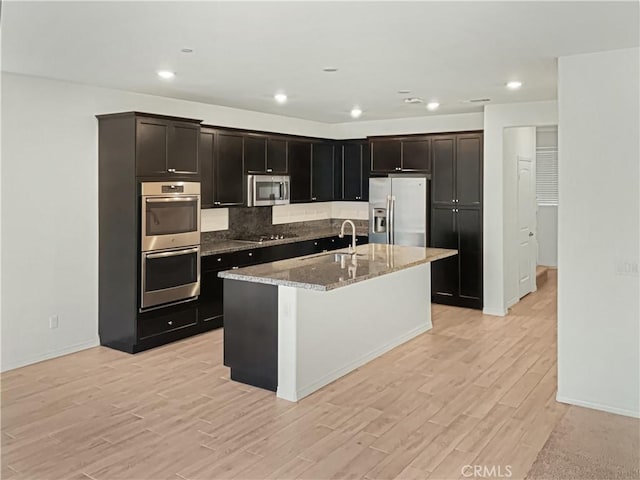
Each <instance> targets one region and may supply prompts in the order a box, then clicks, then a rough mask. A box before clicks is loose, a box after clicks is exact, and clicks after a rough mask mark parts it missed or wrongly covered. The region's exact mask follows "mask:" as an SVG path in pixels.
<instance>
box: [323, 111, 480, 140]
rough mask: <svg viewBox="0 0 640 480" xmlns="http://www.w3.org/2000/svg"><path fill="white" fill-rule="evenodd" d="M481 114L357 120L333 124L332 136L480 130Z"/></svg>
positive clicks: (362, 136) (345, 136)
mask: <svg viewBox="0 0 640 480" xmlns="http://www.w3.org/2000/svg"><path fill="white" fill-rule="evenodd" d="M483 122H484V118H483V114H482V112H478V113H458V114H453V115H433V114H430V115H426V116H424V117H410V118H397V119H393V120H358V121H355V122H348V123H336V124H333V125H332V127H333V129H334V130H333V138H337V139H346V138H365V137H367V136H375V135H399V134H400V135H403V134H411V133H437V132H461V131H465V130H482V127H483Z"/></svg>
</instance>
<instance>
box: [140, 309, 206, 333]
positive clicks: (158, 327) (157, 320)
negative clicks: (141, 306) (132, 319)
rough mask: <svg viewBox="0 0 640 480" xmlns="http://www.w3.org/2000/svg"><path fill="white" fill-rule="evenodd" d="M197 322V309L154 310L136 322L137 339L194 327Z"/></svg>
mask: <svg viewBox="0 0 640 480" xmlns="http://www.w3.org/2000/svg"><path fill="white" fill-rule="evenodd" d="M197 321H198V309H197V308H196V307H195V306H193V307H190V308H181V309H176V308H171V307H169V308H167V310H166V311H165V310H164V309H163V310H156V311H154V312H149V313H148V314H146V315H145V316H144V317H143V318H140V319H139V320H138V339H139V340H143V339H145V338H149V337H153V336H155V335H160V334H162V333H166V332H171V331H174V330H179V329H181V328H185V327H190V326H192V325H195V324H196V323H197Z"/></svg>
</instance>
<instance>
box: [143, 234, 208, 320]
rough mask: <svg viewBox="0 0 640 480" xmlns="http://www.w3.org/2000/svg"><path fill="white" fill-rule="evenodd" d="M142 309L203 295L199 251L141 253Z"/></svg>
mask: <svg viewBox="0 0 640 480" xmlns="http://www.w3.org/2000/svg"><path fill="white" fill-rule="evenodd" d="M140 277H141V278H140V280H141V287H142V288H141V295H140V309H141V310H142V309H146V308H150V307H156V306H158V305H163V304H167V303H175V302H180V301H184V300H189V299H193V298H195V297H197V296H198V295H200V247H199V246H195V247H189V248H179V249H172V250H163V251H153V252H142V270H141V276H140Z"/></svg>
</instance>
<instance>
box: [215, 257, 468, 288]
mask: <svg viewBox="0 0 640 480" xmlns="http://www.w3.org/2000/svg"><path fill="white" fill-rule="evenodd" d="M337 251H340V250H337ZM317 255H319V254H317V253H314V254H313V255H306V256H307V257H314V256H317ZM454 255H458V251H457V250H455V251H452V252H448V253H447V254H440V255H439V256H438V258H435V259H421V260H416V261H415V262H411V263H407V264H405V265H402V266H400V267H394V268H390V269H389V270H385V271H383V272H375V273H369V274H367V275H363V276H362V277H358V278H352V279H349V280H345V281H343V282H338V283H331V284H329V285H318V284H315V283H302V282H294V281H291V280H281V279H275V278H269V277H254V276H252V275H246V274H245V275H243V274H242V273H237V271H236V270H225V271H223V272H219V273H218V277H220V278H222V279H228V280H239V281H241V282H251V283H262V284H265V285H275V286H282V287H293V288H302V289H305V290H314V291H317V292H328V291H330V290H335V289H337V288H342V287H348V286H349V285H353V284H354V283H360V282H363V281H365V280H370V279H372V278H376V277H382V276H384V275H388V274H390V273H395V272H399V271H402V270H407V269H409V268H413V267H417V266H420V265H425V264H427V263H432V262H437V261H438V260H442V259H443V258H448V257H453V256H454ZM299 258H304V257H299ZM284 261H286V260H284ZM274 263H275V262H274ZM247 268H250V267H247Z"/></svg>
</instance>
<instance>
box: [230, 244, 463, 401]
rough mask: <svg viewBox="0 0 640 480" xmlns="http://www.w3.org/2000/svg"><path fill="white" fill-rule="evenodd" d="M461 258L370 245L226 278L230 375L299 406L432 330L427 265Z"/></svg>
mask: <svg viewBox="0 0 640 480" xmlns="http://www.w3.org/2000/svg"><path fill="white" fill-rule="evenodd" d="M456 253H457V252H456V251H455V250H446V249H436V248H421V247H405V246H398V245H382V244H369V245H363V246H360V247H358V248H357V249H356V252H355V254H348V253H347V252H346V251H337V252H328V253H324V254H317V255H311V256H308V257H301V258H294V259H290V260H283V261H279V262H273V263H268V264H262V265H257V266H254V267H247V268H242V269H237V270H230V271H226V272H221V273H220V274H219V275H220V277H221V278H223V279H224V280H225V282H224V356H225V365H227V366H228V367H230V368H231V379H232V380H236V381H240V382H243V383H247V384H249V385H254V386H257V387H261V388H266V389H269V390H272V391H275V392H276V393H277V396H278V397H280V398H283V399H286V400H289V401H298V400H300V399H301V398H303V397H305V396H307V395H309V394H311V393H313V392H314V391H316V390H318V389H320V388H322V387H323V386H325V385H327V384H329V383H331V382H332V381H334V380H336V379H338V378H340V377H342V376H343V375H345V374H347V373H349V372H351V371H352V370H354V369H356V368H358V367H359V366H361V365H363V364H365V363H367V362H369V361H371V360H373V359H374V358H376V357H378V356H380V355H382V354H383V353H385V352H387V351H389V350H391V349H392V348H394V347H396V346H398V345H401V344H402V343H404V342H406V341H408V340H410V339H412V338H414V337H415V336H417V335H419V334H421V333H424V332H426V331H428V330H430V329H431V327H432V324H431V299H430V291H431V269H430V263H431V262H433V261H437V260H439V259H442V258H446V257H449V256H452V255H456Z"/></svg>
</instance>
